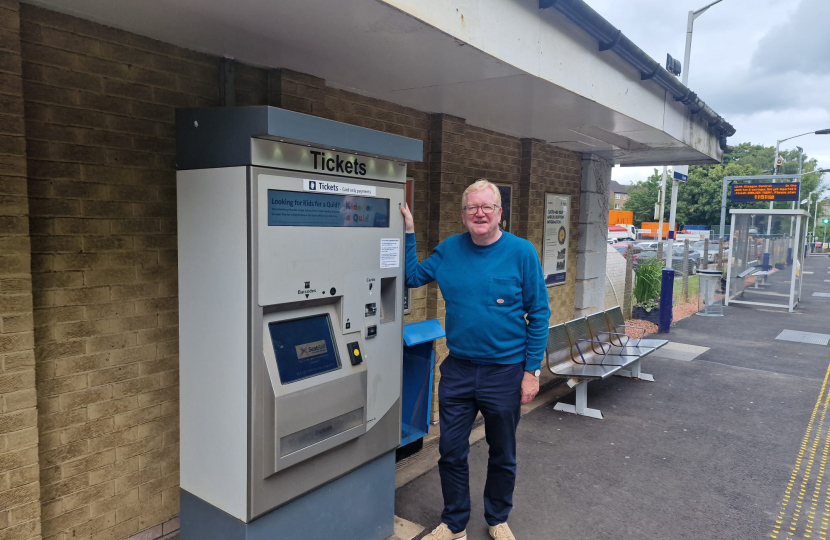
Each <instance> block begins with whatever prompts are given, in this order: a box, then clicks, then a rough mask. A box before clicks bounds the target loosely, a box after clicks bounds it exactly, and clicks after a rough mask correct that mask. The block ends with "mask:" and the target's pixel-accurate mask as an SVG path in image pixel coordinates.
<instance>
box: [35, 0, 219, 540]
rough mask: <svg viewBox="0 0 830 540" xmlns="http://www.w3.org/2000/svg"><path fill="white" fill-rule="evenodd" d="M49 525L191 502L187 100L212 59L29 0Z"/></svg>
mask: <svg viewBox="0 0 830 540" xmlns="http://www.w3.org/2000/svg"><path fill="white" fill-rule="evenodd" d="M21 25H22V26H21V39H22V53H23V79H24V81H23V83H24V84H23V85H24V97H25V105H26V130H27V151H28V152H27V153H28V171H29V186H28V187H29V204H30V212H31V245H32V266H33V270H32V279H33V295H34V303H35V310H34V326H35V336H36V348H35V357H36V362H37V378H38V382H37V391H38V409H39V427H40V467H41V502H42V504H43V515H42V520H43V536H44V537H45V538H48V539H50V540H69V539H75V538H86V537H90V536H92V535H95V538H102V539H103V538H112V539H120V538H126V537H129V536H130V535H133V534H135V533H138V532H139V531H143V530H145V529H150V528H152V527H155V526H157V525H158V524H160V523H162V522H164V521H166V520H168V519H170V518H171V517H173V516H175V515H177V514H178V511H179V490H178V484H179V476H178V469H179V467H178V463H179V450H178V433H179V428H178V356H177V354H178V350H177V349H178V313H177V309H178V300H177V297H176V294H177V268H176V220H175V216H176V189H175V166H174V159H175V140H174V136H175V131H174V127H175V126H174V110H175V108H177V107H198V106H213V105H217V104H218V83H217V81H218V79H217V77H218V68H217V61H216V59H215V58H213V57H209V56H206V55H202V54H198V53H194V52H191V51H187V50H184V49H179V48H176V47H173V46H171V45H167V44H163V43H160V42H157V41H153V40H150V39H147V38H143V37H140V36H137V35H133V34H128V33H125V32H122V31H118V30H115V29H112V28H108V27H105V26H101V25H98V24H94V23H91V22H87V21H84V20H81V19H77V18H74V17H69V16H66V15H62V14H58V13H55V12H51V11H47V10H43V9H41V8H36V7H33V6H31V5H25V4H24V5H23V6H22V9H21Z"/></svg>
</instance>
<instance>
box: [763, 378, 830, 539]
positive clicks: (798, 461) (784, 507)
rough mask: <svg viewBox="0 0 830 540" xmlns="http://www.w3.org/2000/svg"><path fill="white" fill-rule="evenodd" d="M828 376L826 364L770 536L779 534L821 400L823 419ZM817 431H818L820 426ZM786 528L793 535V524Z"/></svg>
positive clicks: (798, 506)
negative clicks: (822, 379) (819, 388)
mask: <svg viewBox="0 0 830 540" xmlns="http://www.w3.org/2000/svg"><path fill="white" fill-rule="evenodd" d="M828 377H830V365H828V366H827V371H826V372H825V374H824V381H823V382H822V383H821V390H820V391H819V394H818V399H816V405H815V406H814V407H813V412H812V414H811V415H810V421H809V422H807V431H806V433H804V438H803V439H802V440H801V445H800V446H799V449H798V455H797V457H796V459H795V465H794V466H793V471H792V474H790V479H789V481H788V482H787V487H786V489H785V490H784V496H783V497H782V499H781V508H780V509H779V511H778V517H777V518H776V519H775V524H774V525H773V528H772V533H771V534H770V537H771V538H778V536H779V535H780V534H781V527H782V525H783V523H784V519H785V517H786V515H787V507H788V506H789V504H790V499H791V498H792V496H793V493H792V491H793V487H794V486H795V482H796V480H797V479H798V476H799V473H800V471H801V465H802V462H803V459H804V451H805V450H806V449H807V444H808V443H809V442H810V435H811V434H812V432H813V422H815V419H816V415H817V414H818V410H819V407H821V404H822V401H824V410H823V411H822V415H821V419H822V423H823V421H824V416H825V414H826V412H827V399H828V398H830V394H828V395H827V396H825V390H826V389H827V380H828ZM817 431H819V432H820V431H821V430H820V428H819V429H818V430H817ZM808 476H809V475H808ZM802 491H803V490H802ZM800 506H801V505H800V504H799V503H796V508H800ZM793 514H794V515H795V514H796V512H793ZM796 519H797V518H796ZM788 529H789V530H788V531H786V534H787V536H794V534H793V532H795V530H796V529H795V527H794V526H793V524H790V526H789V527H788ZM825 530H826V529H825Z"/></svg>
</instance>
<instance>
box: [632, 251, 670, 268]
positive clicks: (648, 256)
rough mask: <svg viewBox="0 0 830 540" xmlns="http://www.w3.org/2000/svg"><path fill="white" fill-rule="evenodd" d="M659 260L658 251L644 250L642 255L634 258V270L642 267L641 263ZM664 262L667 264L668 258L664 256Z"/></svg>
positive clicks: (639, 254)
mask: <svg viewBox="0 0 830 540" xmlns="http://www.w3.org/2000/svg"><path fill="white" fill-rule="evenodd" d="M656 258H657V250H656V249H644V250H642V251H641V252H640V253H638V254H637V255H636V256H635V257H634V268H637V267H638V266H640V264H641V263H643V262H645V261H650V260H653V259H656ZM662 260H663V262H664V263H665V262H666V256H665V255H663V258H662Z"/></svg>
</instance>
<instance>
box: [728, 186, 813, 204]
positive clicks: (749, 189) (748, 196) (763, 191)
mask: <svg viewBox="0 0 830 540" xmlns="http://www.w3.org/2000/svg"><path fill="white" fill-rule="evenodd" d="M798 186H799V184H798V182H789V183H781V184H732V194H731V197H730V200H731V201H732V202H755V201H767V202H773V201H797V200H798V189H799V188H798Z"/></svg>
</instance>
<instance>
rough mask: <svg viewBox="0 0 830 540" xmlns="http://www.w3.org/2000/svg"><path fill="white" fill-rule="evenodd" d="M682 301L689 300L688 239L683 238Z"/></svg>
mask: <svg viewBox="0 0 830 540" xmlns="http://www.w3.org/2000/svg"><path fill="white" fill-rule="evenodd" d="M682 268H683V303H684V304H685V303H686V302H688V301H689V239H688V238H687V239H686V240H683V266H682Z"/></svg>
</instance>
